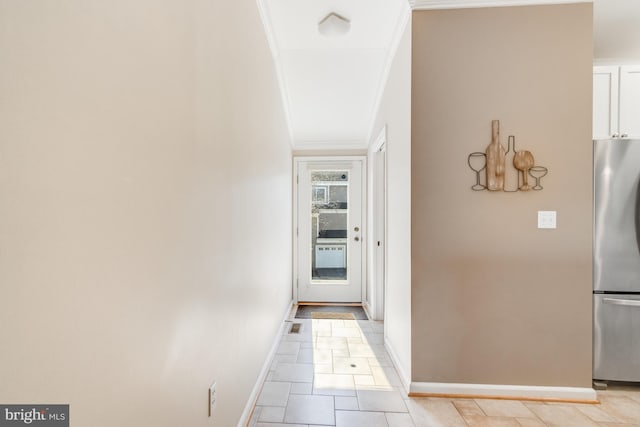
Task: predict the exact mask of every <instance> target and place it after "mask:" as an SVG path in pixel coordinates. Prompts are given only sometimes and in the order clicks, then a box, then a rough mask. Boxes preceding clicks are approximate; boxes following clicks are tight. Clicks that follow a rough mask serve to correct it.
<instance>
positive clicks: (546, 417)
mask: <svg viewBox="0 0 640 427" xmlns="http://www.w3.org/2000/svg"><path fill="white" fill-rule="evenodd" d="M525 405H527V408H529V409H530V410H531V411H533V412H534V413H535V414H536V415H537V416H538V418H540V419H541V420H542V421H543V422H544V423H545V424H547V425H549V426H553V427H595V426H597V425H598V424H596V423H595V422H593V421H591V420H590V419H589V417H587V416H586V415H584V414H583V413H582V412H580V411H579V410H578V409H577V408H576V407H575V406H571V405H567V404H564V405H547V404H544V403H537V402H526V403H525Z"/></svg>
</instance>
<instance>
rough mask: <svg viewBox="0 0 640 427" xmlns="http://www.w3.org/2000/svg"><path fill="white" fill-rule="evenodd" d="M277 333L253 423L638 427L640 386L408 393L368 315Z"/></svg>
mask: <svg viewBox="0 0 640 427" xmlns="http://www.w3.org/2000/svg"><path fill="white" fill-rule="evenodd" d="M290 320H292V321H295V322H299V323H301V324H302V328H301V330H300V333H299V334H289V333H288V332H289V331H288V330H289V327H287V328H286V330H285V333H284V335H283V336H282V339H281V342H280V346H279V348H278V351H277V354H276V356H275V357H274V360H273V362H272V365H271V370H270V372H269V374H268V376H267V380H266V382H265V383H264V386H263V389H262V392H261V394H260V396H259V398H258V401H257V404H256V407H255V410H254V412H253V415H252V418H251V420H250V423H249V426H251V427H313V426H336V427H360V426H366V427H405V426H407V427H409V426H411V427H413V426H415V427H431V426H433V427H456V426H461V427H466V426H472V427H476V426H478V427H479V426H496V427H498V426H500V427H502V426H504V427H509V426H513V427H538V426H559V427H573V426H576V427H594V426H601V427H603V426H606V427H613V426H619V427H630V426H638V427H640V389H634V388H620V389H610V390H607V391H604V392H599V398H600V401H601V404H598V405H589V404H565V403H542V402H526V401H515V400H490V399H443V398H409V397H407V394H406V392H405V390H404V388H403V387H402V385H401V383H400V379H399V377H398V375H397V373H396V371H395V369H394V367H393V364H392V362H391V359H390V358H389V355H388V354H387V352H386V350H385V348H384V345H383V330H382V328H383V325H382V323H381V322H373V321H367V320H324V319H314V320H311V319H293V318H291V319H290Z"/></svg>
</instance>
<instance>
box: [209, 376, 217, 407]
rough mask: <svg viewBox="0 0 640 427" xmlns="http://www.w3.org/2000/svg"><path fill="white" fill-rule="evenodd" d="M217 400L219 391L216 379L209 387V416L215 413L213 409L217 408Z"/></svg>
mask: <svg viewBox="0 0 640 427" xmlns="http://www.w3.org/2000/svg"><path fill="white" fill-rule="evenodd" d="M216 400H218V392H217V391H216V382H215V381H214V383H213V384H211V387H209V416H212V415H213V411H214V410H215V409H216Z"/></svg>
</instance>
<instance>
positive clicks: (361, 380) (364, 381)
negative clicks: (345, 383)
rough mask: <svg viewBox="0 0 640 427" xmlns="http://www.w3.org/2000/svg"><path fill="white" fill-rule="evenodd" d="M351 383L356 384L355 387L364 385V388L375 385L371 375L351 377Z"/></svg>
mask: <svg viewBox="0 0 640 427" xmlns="http://www.w3.org/2000/svg"><path fill="white" fill-rule="evenodd" d="M353 381H354V382H355V383H356V385H357V386H358V385H364V386H369V385H375V384H376V382H375V380H374V379H373V375H354V376H353Z"/></svg>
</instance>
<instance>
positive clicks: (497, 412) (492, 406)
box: [475, 399, 536, 418]
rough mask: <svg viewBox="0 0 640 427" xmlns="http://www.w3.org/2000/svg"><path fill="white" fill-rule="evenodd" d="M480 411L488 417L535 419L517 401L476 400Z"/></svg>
mask: <svg viewBox="0 0 640 427" xmlns="http://www.w3.org/2000/svg"><path fill="white" fill-rule="evenodd" d="M475 401H476V403H477V404H478V406H480V409H482V411H483V412H484V413H485V414H487V416H490V417H513V418H535V417H536V416H535V415H534V414H533V412H531V411H530V410H529V409H528V408H527V407H526V406H524V405H523V404H522V402H519V401H517V400H498V399H476V400H475Z"/></svg>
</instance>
